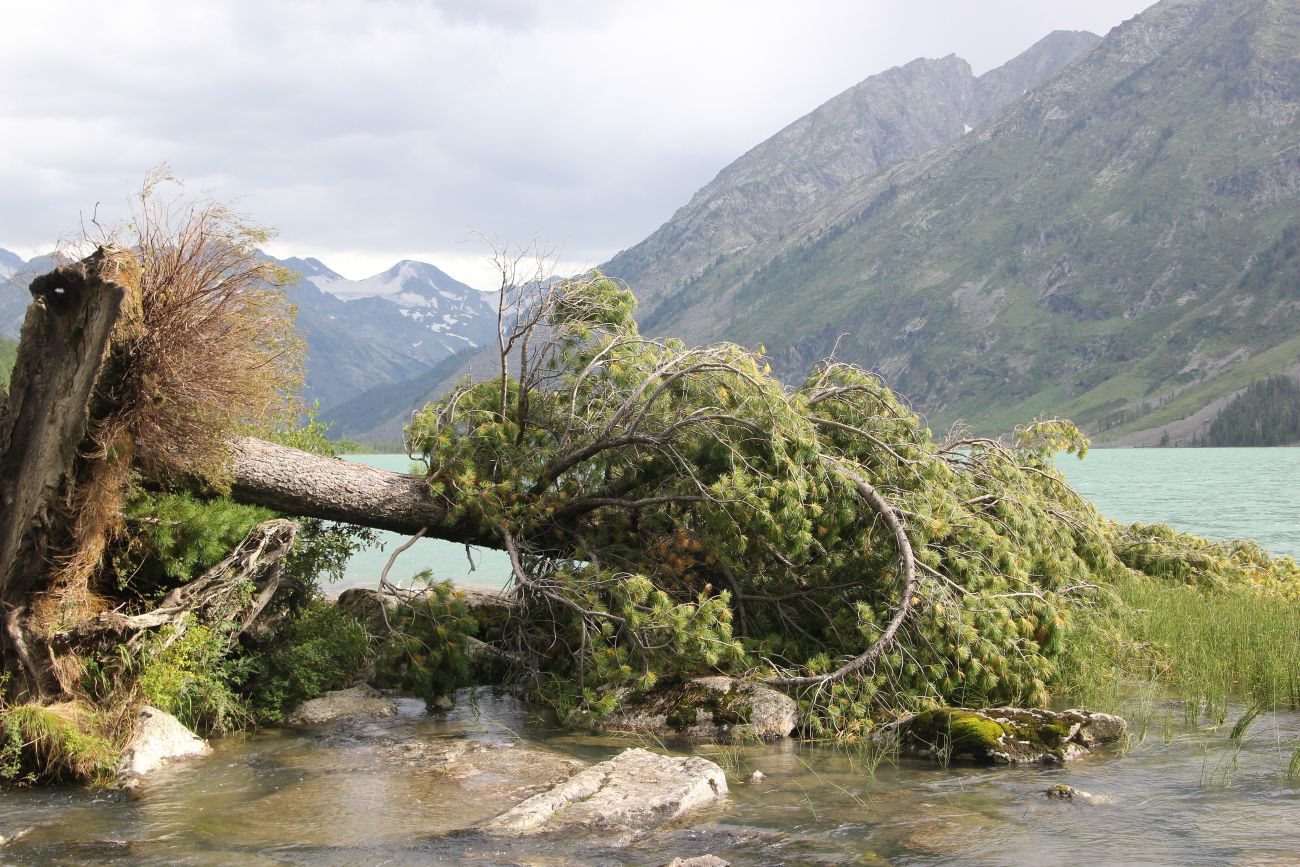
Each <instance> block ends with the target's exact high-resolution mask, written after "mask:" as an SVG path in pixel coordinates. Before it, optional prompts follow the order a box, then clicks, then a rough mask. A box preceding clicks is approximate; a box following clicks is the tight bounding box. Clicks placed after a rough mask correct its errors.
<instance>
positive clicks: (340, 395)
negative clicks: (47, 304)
mask: <svg viewBox="0 0 1300 867" xmlns="http://www.w3.org/2000/svg"><path fill="white" fill-rule="evenodd" d="M274 261H276V262H277V263H278V264H280V265H283V266H284V267H285V268H287V269H289V270H290V271H292V272H294V273H295V274H297V275H298V277H299V279H298V281H297V282H296V283H293V284H291V285H289V286H288V287H286V292H287V294H288V296H289V300H290V301H292V302H293V304H294V305H295V307H296V308H297V311H298V312H297V325H298V328H299V330H300V331H301V332H302V333H303V335H304V337H305V338H306V341H307V389H306V395H305V396H306V397H307V399H308V400H317V401H319V402H320V404H321V406H322V407H323V411H322V417H323V418H325V419H328V418H330V415H329V408H330V407H332V406H334V405H335V404H340V403H346V402H348V401H350V400H352V399H353V398H355V397H356V396H357V395H359V394H361V393H362V392H364V391H366V390H367V389H371V388H375V387H377V386H380V385H385V384H390V383H397V382H405V381H407V380H410V379H413V378H417V377H419V376H421V375H422V374H425V373H427V372H428V371H429V370H430V369H431V368H433V367H434V366H435V365H437V364H438V363H439V362H442V361H443V360H445V359H447V358H448V357H450V356H452V355H455V354H456V353H460V352H464V351H466V350H472V349H473V348H475V347H477V346H479V345H482V344H484V343H486V342H488V341H489V340H492V339H493V338H494V337H495V335H496V308H495V307H494V306H492V305H490V304H489V303H488V302H487V300H486V297H485V296H484V293H482V292H479V291H478V290H476V289H473V288H471V287H469V286H467V285H465V284H464V283H461V282H459V281H457V280H455V279H453V278H451V277H449V276H448V275H447V274H445V273H444V272H443V271H441V270H439V269H438V268H435V267H434V266H433V265H428V264H425V263H423V262H413V261H404V262H399V263H398V264H397V265H394V266H393V267H392V268H390V269H389V270H387V271H385V272H384V273H382V274H378V275H376V276H374V277H371V278H369V279H366V280H347V279H345V278H343V277H341V276H340V275H339V274H337V273H335V272H334V271H332V270H331V269H330V268H329V267H327V266H326V265H325V264H323V263H322V262H320V261H319V260H318V259H286V260H274ZM55 264H56V261H55V259H54V258H53V257H51V256H41V257H37V258H35V259H32V260H31V261H29V262H24V261H23V260H22V259H21V258H20V257H18V256H16V255H14V254H13V253H10V252H9V251H7V250H0V335H2V336H7V337H11V338H14V337H17V335H18V332H19V329H20V328H21V326H22V318H23V315H24V313H25V311H26V309H27V304H28V302H29V300H30V297H29V295H28V293H27V285H28V284H29V283H30V282H31V280H32V278H34V277H35V276H36V275H38V274H42V273H45V272H46V271H49V270H50V269H52V268H53V267H54V265H55Z"/></svg>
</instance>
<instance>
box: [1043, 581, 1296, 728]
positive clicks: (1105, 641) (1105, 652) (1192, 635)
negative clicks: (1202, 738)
mask: <svg viewBox="0 0 1300 867" xmlns="http://www.w3.org/2000/svg"><path fill="white" fill-rule="evenodd" d="M1114 591H1115V594H1116V596H1117V603H1118V604H1117V605H1115V606H1113V607H1111V608H1110V610H1106V611H1099V612H1098V613H1097V614H1095V615H1093V616H1091V617H1089V618H1087V619H1086V620H1085V621H1084V622H1082V623H1078V624H1076V626H1075V629H1074V633H1073V635H1072V636H1071V639H1070V642H1069V646H1068V648H1067V652H1066V653H1065V655H1064V658H1063V659H1062V661H1061V664H1060V666H1059V669H1058V678H1057V680H1058V693H1059V694H1061V695H1063V696H1068V697H1069V698H1070V699H1073V700H1076V701H1079V700H1081V701H1082V702H1084V703H1087V704H1089V705H1090V706H1105V707H1110V708H1117V707H1119V706H1120V705H1122V704H1125V703H1127V702H1129V701H1131V700H1132V697H1133V694H1134V691H1135V687H1137V688H1138V689H1139V691H1140V688H1141V686H1142V685H1143V684H1146V685H1150V686H1152V687H1155V688H1160V687H1166V688H1168V689H1171V690H1172V691H1173V692H1174V693H1176V694H1177V695H1178V697H1180V698H1182V699H1184V700H1185V701H1186V707H1187V712H1188V717H1189V721H1191V722H1198V721H1200V720H1201V719H1202V718H1208V719H1209V720H1210V721H1212V722H1213V723H1215V724H1222V723H1223V722H1224V721H1225V720H1226V719H1227V716H1228V712H1229V706H1230V705H1232V704H1245V705H1247V706H1251V707H1253V708H1254V709H1255V711H1254V712H1255V713H1256V714H1257V713H1259V712H1260V711H1265V710H1287V709H1291V710H1294V709H1297V708H1300V606H1297V605H1296V604H1295V603H1294V602H1291V601H1288V600H1286V599H1284V598H1279V597H1278V596H1274V595H1264V594H1259V593H1256V592H1253V591H1251V590H1247V589H1241V590H1215V591H1208V592H1207V591H1205V590H1201V589H1198V588H1195V587H1190V586H1186V585H1170V584H1160V583H1157V582H1154V581H1149V580H1140V579H1132V580H1129V581H1125V582H1122V583H1120V584H1118V585H1116V586H1115V587H1114ZM1252 719H1253V717H1252Z"/></svg>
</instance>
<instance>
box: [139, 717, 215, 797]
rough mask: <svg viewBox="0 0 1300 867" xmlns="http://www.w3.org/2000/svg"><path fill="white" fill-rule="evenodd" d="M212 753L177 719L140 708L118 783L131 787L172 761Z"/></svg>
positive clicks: (210, 749) (201, 740)
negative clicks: (141, 778)
mask: <svg viewBox="0 0 1300 867" xmlns="http://www.w3.org/2000/svg"><path fill="white" fill-rule="evenodd" d="M210 752H212V748H211V747H209V746H208V745H207V744H206V743H204V741H203V739H202V738H200V737H199V736H198V735H196V734H194V732H192V731H190V730H189V729H187V728H186V727H185V726H184V725H183V724H182V723H181V721H180V720H178V719H176V717H174V716H172V715H171V714H169V713H167V712H166V711H163V710H159V709H158V708H156V707H150V706H149V705H145V706H144V707H142V708H140V718H139V722H138V724H137V726H136V730H135V734H133V735H132V736H131V741H130V743H128V744H127V747H126V749H125V750H124V751H123V752H122V757H121V758H120V759H119V760H118V764H117V775H118V780H119V782H121V783H123V784H125V785H128V786H129V785H131V784H132V783H133V782H136V781H138V780H139V779H140V777H143V776H144V775H146V774H148V773H151V772H153V771H156V770H157V769H158V768H160V767H162V766H163V764H164V763H166V762H167V761H168V760H169V759H175V758H180V757H182V756H205V755H207V754H208V753H210Z"/></svg>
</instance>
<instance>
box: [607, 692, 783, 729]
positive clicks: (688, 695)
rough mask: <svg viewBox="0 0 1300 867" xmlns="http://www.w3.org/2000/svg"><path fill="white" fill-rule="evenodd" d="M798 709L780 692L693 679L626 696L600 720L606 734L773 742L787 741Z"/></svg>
mask: <svg viewBox="0 0 1300 867" xmlns="http://www.w3.org/2000/svg"><path fill="white" fill-rule="evenodd" d="M798 722H799V708H798V705H797V704H795V701H794V699H792V698H790V696H788V695H786V694H785V693H783V692H777V691H776V690H774V689H770V688H769V687H766V686H763V685H761V684H757V683H751V682H748V681H744V680H737V679H736V678H733V677H723V676H717V677H697V678H694V679H693V680H688V681H686V682H685V683H679V684H674V685H672V686H668V687H663V688H660V689H655V690H651V691H650V692H647V693H643V694H640V695H630V696H627V697H625V698H624V702H623V707H622V708H621V709H620V710H618V711H615V712H614V713H613V714H610V715H608V716H606V717H604V718H602V719H601V720H600V721H599V722H598V723H597V726H598V727H599V728H601V729H602V730H604V731H617V732H638V733H644V734H653V735H655V736H656V737H684V738H692V739H702V740H720V739H731V740H745V739H761V740H774V739H777V738H784V737H788V736H789V735H790V733H791V732H793V731H794V728H795V726H796V725H797V724H798Z"/></svg>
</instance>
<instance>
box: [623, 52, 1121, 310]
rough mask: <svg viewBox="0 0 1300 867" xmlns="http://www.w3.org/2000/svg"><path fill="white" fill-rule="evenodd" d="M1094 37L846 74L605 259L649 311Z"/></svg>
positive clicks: (989, 110) (976, 121)
mask: <svg viewBox="0 0 1300 867" xmlns="http://www.w3.org/2000/svg"><path fill="white" fill-rule="evenodd" d="M1098 41H1100V37H1098V36H1096V35H1094V34H1092V33H1082V32H1066V31H1057V32H1055V33H1051V34H1049V35H1048V36H1046V37H1045V38H1043V39H1041V40H1039V42H1037V43H1036V44H1034V45H1033V46H1032V47H1030V48H1029V49H1028V50H1027V51H1025V52H1024V53H1022V54H1021V55H1019V56H1018V57H1016V58H1015V59H1014V60H1012V61H1010V62H1008V63H1007V64H1005V65H1003V66H1001V67H999V68H998V69H995V70H992V71H990V72H986V73H985V74H984V75H981V76H979V77H976V76H974V75H973V74H972V73H971V68H970V65H969V64H968V63H967V62H966V61H964V60H962V59H961V58H959V57H956V56H952V55H950V56H948V57H945V58H943V59H941V60H928V59H924V58H923V59H918V60H913V61H912V62H911V63H908V64H906V65H905V66H899V67H895V68H894V69H890V70H887V71H885V72H882V73H880V74H878V75H873V76H871V77H870V78H868V79H866V80H865V81H862V82H861V83H859V84H857V85H854V86H853V87H851V88H849V89H848V90H846V91H844V92H843V93H841V94H840V95H838V96H836V97H834V98H833V99H831V100H829V101H828V102H826V103H825V104H823V105H822V106H821V107H819V108H817V109H816V110H814V111H812V112H810V113H809V114H807V115H805V116H803V117H801V118H799V119H798V120H796V121H795V122H794V123H792V124H790V125H789V126H787V127H786V128H785V129H783V130H781V131H780V132H778V133H777V134H776V135H774V136H772V137H771V138H770V139H768V140H767V141H765V142H763V143H762V144H760V145H758V146H757V147H755V148H754V149H753V150H751V151H749V152H748V153H746V154H745V155H744V156H742V157H740V158H739V159H737V160H736V161H735V162H733V163H732V164H731V165H729V166H727V167H726V168H724V169H723V170H722V171H721V172H720V173H719V174H718V176H717V177H716V178H715V179H714V180H713V181H712V182H711V183H709V184H708V185H707V186H705V187H704V188H703V189H701V190H700V191H699V192H698V193H696V194H695V196H694V197H693V198H692V199H691V201H690V202H689V203H688V204H687V205H686V206H685V207H683V208H681V209H680V210H679V211H678V212H677V213H676V214H674V215H673V217H672V219H671V220H669V221H668V222H667V223H665V224H664V225H663V226H662V227H660V228H659V229H658V230H657V231H656V232H655V233H654V234H653V235H651V236H650V237H649V238H647V239H646V240H645V241H642V242H641V243H640V244H638V245H636V246H635V247H633V248H631V249H630V250H626V251H624V252H621V253H619V254H618V255H617V256H615V257H614V258H613V259H612V260H611V261H610V262H609V263H607V264H606V265H605V266H603V268H602V270H604V271H605V272H606V273H608V274H611V275H613V276H616V277H619V278H621V279H623V280H626V281H627V282H628V284H629V285H630V286H631V287H632V288H633V289H634V290H635V291H636V293H637V297H638V299H639V300H640V301H641V314H640V315H641V316H642V317H643V318H646V317H648V319H647V321H650V322H652V321H654V318H655V316H656V310H657V307H658V304H659V302H660V301H661V300H663V299H664V298H665V297H666V296H667V295H668V294H670V293H671V292H673V291H674V290H676V289H679V288H680V287H681V286H682V285H683V284H684V283H685V282H687V281H689V280H691V279H694V278H695V277H697V276H699V275H700V274H701V273H704V272H707V271H709V270H711V269H712V268H714V267H716V266H717V264H718V263H719V260H720V259H724V258H728V257H734V256H738V255H741V254H743V252H744V251H746V250H748V249H750V248H751V247H755V246H760V245H762V244H763V243H764V242H767V241H770V240H774V239H779V238H781V237H783V236H784V235H785V234H787V233H788V232H790V231H798V227H799V225H800V224H801V222H802V221H803V220H805V219H807V218H808V216H809V215H810V214H813V213H814V212H815V211H816V210H817V209H818V208H820V206H821V204H822V202H823V201H824V200H825V198H826V197H827V196H828V195H829V194H830V193H831V192H832V191H834V190H836V189H838V188H840V187H842V186H843V185H844V184H847V183H850V182H853V181H858V180H861V179H863V178H868V177H872V176H874V175H876V174H878V173H879V172H880V171H882V170H884V169H886V168H888V167H889V166H891V165H894V164H895V163H898V162H900V161H902V160H905V159H907V158H909V157H913V156H916V155H917V154H921V153H925V152H926V151H930V150H933V149H934V148H937V147H939V146H941V145H945V144H948V143H949V142H952V141H955V140H956V139H959V138H961V137H962V136H963V135H964V134H965V133H967V132H968V131H970V130H971V129H976V128H979V127H980V126H981V125H982V124H983V123H984V122H985V121H987V120H988V119H989V118H990V117H992V116H993V115H994V114H996V113H997V112H998V111H1000V110H1001V109H1002V108H1003V107H1005V106H1006V105H1007V104H1008V103H1010V102H1011V101H1012V100H1014V99H1017V98H1019V97H1020V96H1021V95H1022V94H1024V93H1025V91H1027V90H1032V89H1033V88H1035V87H1037V86H1039V85H1040V84H1042V83H1043V82H1044V81H1046V80H1047V79H1048V78H1050V77H1051V76H1052V75H1053V74H1054V73H1056V72H1057V70H1059V69H1060V68H1061V67H1063V66H1065V65H1066V64H1067V63H1069V62H1070V61H1071V60H1073V59H1074V58H1075V57H1077V56H1078V55H1079V54H1081V53H1083V52H1084V51H1086V50H1088V49H1089V48H1091V47H1092V46H1094V45H1096V44H1097V42H1098Z"/></svg>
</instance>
